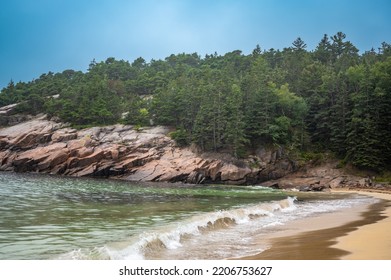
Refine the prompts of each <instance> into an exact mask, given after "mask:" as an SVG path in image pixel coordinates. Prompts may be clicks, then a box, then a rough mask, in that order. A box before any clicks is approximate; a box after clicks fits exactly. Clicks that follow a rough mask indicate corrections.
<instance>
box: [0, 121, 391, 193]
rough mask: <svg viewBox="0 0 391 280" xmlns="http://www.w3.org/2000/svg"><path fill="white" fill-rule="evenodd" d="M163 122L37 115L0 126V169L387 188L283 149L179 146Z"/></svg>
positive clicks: (292, 185)
mask: <svg viewBox="0 0 391 280" xmlns="http://www.w3.org/2000/svg"><path fill="white" fill-rule="evenodd" d="M169 132H170V129H169V128H168V127H162V126H157V127H150V128H142V129H134V128H133V127H132V126H129V125H121V124H118V125H112V126H105V127H92V128H86V129H81V130H76V129H73V128H71V127H69V126H67V125H66V124H63V123H60V122H56V121H54V120H49V119H47V117H46V116H44V115H41V116H37V117H35V118H32V119H30V120H27V121H24V122H21V123H18V124H15V125H12V126H8V127H5V128H1V129H0V171H14V172H37V173H46V174H58V175H66V176H75V177H83V176H89V177H109V178H115V179H124V180H130V181H143V182H170V183H174V182H183V183H190V184H200V183H219V184H262V185H264V186H270V187H274V188H282V189H287V188H289V189H297V190H300V191H325V190H329V189H331V188H347V189H373V190H376V191H379V192H380V191H389V190H390V188H389V186H387V185H382V184H374V183H373V182H372V180H371V179H369V178H362V177H357V176H352V175H346V174H345V173H344V172H343V170H341V169H338V168H336V163H328V164H326V165H322V166H315V167H312V168H306V169H303V168H301V169H299V168H298V164H297V163H296V162H295V161H293V160H291V159H289V157H288V156H287V155H285V154H284V151H283V150H282V149H281V148H280V149H277V148H276V149H265V148H261V149H258V150H257V152H256V154H255V155H252V156H251V157H250V158H248V159H246V160H241V161H239V160H236V159H234V158H232V157H231V156H229V155H226V154H221V153H200V152H198V151H197V149H196V148H194V147H186V148H182V147H178V146H177V145H176V143H175V141H174V140H172V139H171V138H170V137H169V136H168V135H169Z"/></svg>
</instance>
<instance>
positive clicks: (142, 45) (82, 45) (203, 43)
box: [0, 0, 391, 88]
mask: <svg viewBox="0 0 391 280" xmlns="http://www.w3.org/2000/svg"><path fill="white" fill-rule="evenodd" d="M390 15H391V1H389V0H369V1H367V0H323V1H321V0H312V1H310V0H303V1H300V0H296V1H295V0H235V1H234V0H215V1H212V0H209V1H206V0H127V1H126V0H107V1H103V0H94V1H86V0H12V1H6V0H0V88H2V87H4V86H6V85H7V84H8V83H9V81H10V80H11V79H13V80H14V81H15V82H18V81H25V82H27V81H30V80H32V79H34V78H38V77H39V76H40V75H41V74H43V73H47V72H49V71H52V72H62V71H63V70H66V69H74V70H81V71H86V69H87V68H88V64H89V63H90V62H91V61H92V60H93V59H95V60H96V61H101V60H105V59H106V58H108V57H115V58H116V59H124V60H128V61H130V62H132V61H133V60H134V59H136V58H138V57H143V58H144V59H145V60H147V61H150V60H151V59H164V58H165V57H167V56H169V55H171V54H177V53H182V52H185V53H193V52H197V53H198V54H200V55H201V56H204V55H205V54H211V53H214V52H217V53H218V54H225V53H226V52H229V51H233V50H242V51H243V53H244V54H248V53H250V52H251V51H252V50H253V49H254V48H255V46H256V45H257V44H259V45H260V46H261V48H262V49H270V48H275V49H283V48H284V47H289V46H291V44H292V42H293V41H294V40H295V39H296V38H297V37H301V38H302V39H303V40H304V41H305V42H306V43H307V45H308V50H313V49H314V48H315V47H316V45H317V44H318V43H319V41H320V40H321V38H322V37H323V34H328V35H330V36H331V35H334V34H336V33H337V32H338V31H342V32H344V33H345V34H346V35H347V40H350V41H351V42H352V43H353V44H354V45H355V46H356V47H357V48H358V49H359V50H360V51H361V52H363V51H366V50H370V49H371V48H372V47H374V48H375V49H377V48H378V47H380V45H381V43H382V42H387V43H391V16H390Z"/></svg>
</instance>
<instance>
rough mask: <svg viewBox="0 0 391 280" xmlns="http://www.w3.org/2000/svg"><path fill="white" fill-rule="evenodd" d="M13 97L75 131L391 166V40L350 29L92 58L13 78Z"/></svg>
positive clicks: (24, 108) (8, 94)
mask: <svg viewBox="0 0 391 280" xmlns="http://www.w3.org/2000/svg"><path fill="white" fill-rule="evenodd" d="M14 103H18V106H17V108H16V110H17V112H19V113H28V114H37V113H46V114H48V115H49V116H50V117H56V118H58V119H59V120H61V121H63V122H68V123H70V124H71V125H72V126H74V127H77V128H83V127H88V126H101V125H109V124H114V123H124V124H131V125H134V126H135V127H136V128H141V127H143V126H150V125H166V126H170V127H172V128H173V132H172V133H171V134H170V136H171V137H172V138H173V139H175V140H176V143H177V144H178V145H180V146H187V145H190V144H195V145H197V146H198V147H199V149H200V150H202V151H216V152H221V151H224V152H229V153H231V154H232V155H233V156H235V157H237V158H241V157H245V156H247V155H249V154H250V153H251V152H252V151H254V149H256V148H257V147H259V146H260V145H280V146H284V147H285V148H286V149H289V150H292V151H297V152H305V151H307V152H308V151H316V152H326V151H327V152H330V153H333V154H334V155H335V156H336V157H338V158H340V159H341V160H342V162H344V163H351V164H353V165H355V166H357V167H359V168H364V169H369V170H374V171H383V170H389V169H390V166H391V45H390V44H388V43H385V42H384V43H382V44H381V46H380V47H379V48H378V49H376V50H375V49H371V50H368V51H359V50H358V49H357V48H356V47H355V46H354V45H353V44H352V43H351V42H350V41H349V40H347V38H346V35H345V34H344V33H343V32H338V33H337V34H335V35H332V36H329V35H327V34H325V35H324V36H323V37H322V38H321V40H320V42H319V43H318V45H317V46H316V48H315V49H314V50H307V45H306V43H305V42H304V41H303V40H302V39H301V38H300V37H299V38H297V39H296V40H295V41H294V42H293V43H292V45H291V46H289V47H286V48H284V49H283V50H279V49H269V50H264V49H262V48H261V46H259V45H257V46H255V48H254V50H253V51H252V53H250V54H243V53H242V51H240V50H234V51H232V52H228V53H226V54H224V55H220V54H217V53H214V54H207V55H205V56H204V57H201V56H200V55H199V54H197V53H192V54H186V53H180V54H175V55H174V54H172V55H170V56H168V57H166V58H165V59H164V60H162V59H159V60H154V59H152V60H151V61H150V62H147V61H145V59H143V58H142V57H139V58H137V59H135V60H134V61H133V62H128V61H125V60H117V59H115V58H113V57H110V58H107V59H106V60H105V61H101V62H96V61H95V60H92V61H91V63H90V64H89V66H88V70H87V71H86V72H82V71H74V70H65V71H63V72H61V73H52V72H49V73H46V74H42V75H41V76H40V77H39V78H37V79H34V80H32V81H29V82H17V83H15V82H14V81H10V83H9V84H8V86H7V87H5V88H3V89H2V90H1V93H0V107H2V106H5V105H9V104H14Z"/></svg>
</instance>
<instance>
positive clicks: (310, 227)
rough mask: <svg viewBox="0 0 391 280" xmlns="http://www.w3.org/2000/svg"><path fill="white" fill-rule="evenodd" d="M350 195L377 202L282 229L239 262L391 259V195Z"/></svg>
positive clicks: (291, 224) (298, 222)
mask: <svg viewBox="0 0 391 280" xmlns="http://www.w3.org/2000/svg"><path fill="white" fill-rule="evenodd" d="M333 192H345V193H346V192H354V193H358V194H362V195H368V196H372V197H374V198H378V199H380V201H379V202H378V203H375V204H372V205H369V206H364V207H362V206H361V207H355V208H350V209H347V210H345V211H342V212H336V213H328V214H324V215H320V216H317V217H310V218H308V219H305V220H300V221H294V222H292V223H290V224H288V225H285V226H282V229H283V231H281V232H279V233H276V234H275V235H273V236H272V237H271V238H270V244H271V247H270V248H269V249H267V250H265V251H263V252H261V253H259V254H256V255H253V256H245V257H241V258H238V259H241V260H339V259H349V260H391V193H377V192H368V191H366V190H365V191H364V190H343V189H340V190H333Z"/></svg>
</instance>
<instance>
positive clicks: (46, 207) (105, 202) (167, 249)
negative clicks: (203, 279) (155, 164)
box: [0, 172, 372, 259]
mask: <svg viewBox="0 0 391 280" xmlns="http://www.w3.org/2000/svg"><path fill="white" fill-rule="evenodd" d="M371 202H372V201H370V200H369V198H366V197H361V196H360V197H358V196H357V197H351V196H346V195H345V196H343V197H342V196H335V195H331V194H329V195H327V194H324V195H320V194H316V195H313V194H299V195H298V196H297V197H296V198H294V197H293V196H292V194H288V193H284V192H282V191H281V190H274V189H270V188H264V187H262V186H216V185H213V186H208V185H181V184H146V183H134V182H124V181H116V180H108V179H85V178H68V177H58V176H47V175H40V174H17V173H4V172H1V173H0V259H159V258H161V259H182V258H184V259H204V258H205V259H207V258H208V259H214V258H226V257H232V256H237V255H242V254H248V253H252V251H251V250H253V249H251V248H253V247H251V246H250V245H251V242H252V240H251V237H252V236H253V235H254V234H255V233H258V234H259V233H260V232H261V233H262V231H264V232H265V234H267V232H268V231H270V230H272V229H273V226H275V225H281V224H284V223H286V222H288V221H290V220H292V219H301V218H306V217H308V216H309V215H316V214H319V213H324V212H330V211H338V210H340V209H344V208H346V207H351V206H352V205H355V204H360V203H362V204H368V203H371ZM211 244H213V246H212V245H211ZM213 248H214V249H213ZM250 251H251V252H250Z"/></svg>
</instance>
